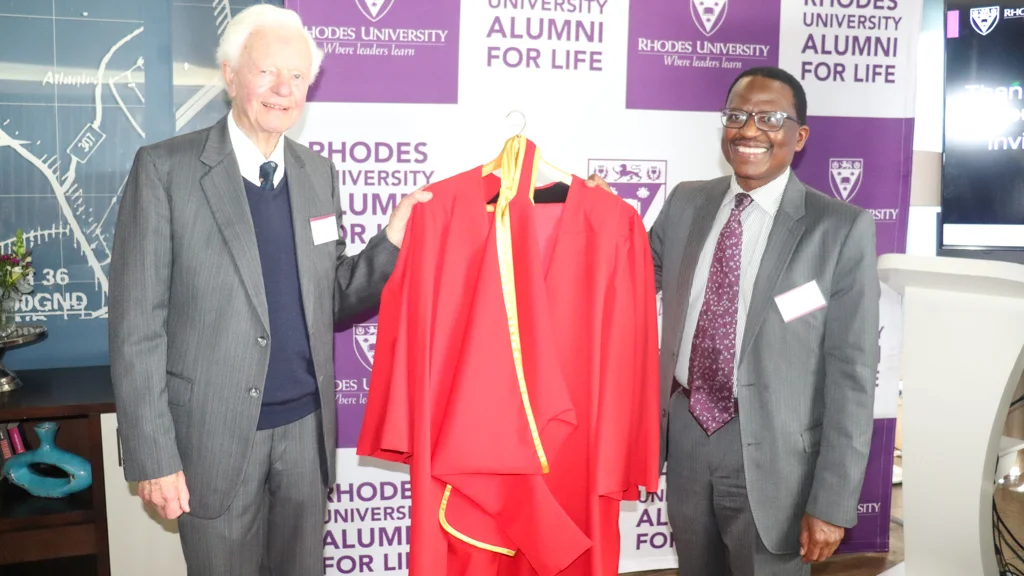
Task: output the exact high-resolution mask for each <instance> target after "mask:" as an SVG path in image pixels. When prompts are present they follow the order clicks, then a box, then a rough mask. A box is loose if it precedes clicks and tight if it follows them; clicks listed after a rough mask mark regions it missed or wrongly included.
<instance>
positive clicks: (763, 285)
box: [739, 174, 806, 362]
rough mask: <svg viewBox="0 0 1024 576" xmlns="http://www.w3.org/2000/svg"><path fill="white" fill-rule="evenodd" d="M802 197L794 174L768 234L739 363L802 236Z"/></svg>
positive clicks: (799, 184) (802, 191)
mask: <svg viewBox="0 0 1024 576" xmlns="http://www.w3.org/2000/svg"><path fill="white" fill-rule="evenodd" d="M805 194H806V190H805V189H804V186H803V184H801V183H800V181H799V180H797V178H796V175H795V174H791V175H790V177H789V182H787V183H786V190H785V191H784V192H783V193H782V204H781V205H780V206H779V211H778V212H777V213H776V215H775V222H774V223H773V224H772V229H771V232H770V233H769V234H768V244H767V245H766V246H765V249H764V255H763V256H762V257H761V265H760V267H758V271H757V278H755V279H754V289H753V291H752V293H751V299H750V308H749V309H748V310H747V321H746V326H745V328H744V330H743V343H742V345H741V347H740V358H739V361H740V362H742V361H743V358H744V357H745V356H746V354H747V351H748V350H750V344H751V342H753V341H754V337H755V336H757V331H758V330H759V329H760V328H761V322H762V321H763V320H764V316H765V314H766V313H767V312H768V310H769V308H770V307H771V304H772V300H773V296H774V294H775V289H776V286H777V285H778V283H779V278H780V277H781V276H782V271H783V270H785V269H786V266H787V265H788V264H789V259H790V257H791V256H792V255H793V250H794V249H795V248H796V244H797V242H798V241H799V240H800V237H801V236H802V235H803V233H804V225H803V224H802V223H801V222H800V219H801V218H803V215H804V195H805Z"/></svg>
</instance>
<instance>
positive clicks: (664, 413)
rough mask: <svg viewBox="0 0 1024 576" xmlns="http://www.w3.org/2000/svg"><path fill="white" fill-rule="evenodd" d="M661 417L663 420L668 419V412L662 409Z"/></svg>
mask: <svg viewBox="0 0 1024 576" xmlns="http://www.w3.org/2000/svg"><path fill="white" fill-rule="evenodd" d="M661 417H662V418H668V410H666V409H664V408H662V409H661Z"/></svg>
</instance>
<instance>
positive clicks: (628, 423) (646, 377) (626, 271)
mask: <svg viewBox="0 0 1024 576" xmlns="http://www.w3.org/2000/svg"><path fill="white" fill-rule="evenodd" d="M630 212H632V214H630V216H628V217H627V218H626V219H625V220H626V222H625V224H624V225H623V226H621V227H619V229H620V230H622V232H621V237H620V239H619V242H618V243H617V247H616V253H615V256H614V258H615V271H614V274H613V275H612V282H613V287H612V290H611V291H610V293H609V297H608V301H607V304H606V308H605V314H606V317H607V318H608V320H607V322H606V324H605V326H604V334H603V338H602V342H603V350H602V354H601V356H602V363H603V366H602V371H601V373H602V378H603V380H605V382H604V383H603V385H602V386H601V390H602V394H601V401H600V408H599V409H600V411H601V414H600V416H599V421H600V422H602V423H603V425H602V427H601V428H600V429H599V430H598V442H599V446H601V449H600V451H599V453H598V458H600V460H601V461H600V462H599V464H598V473H597V481H598V486H597V488H598V494H600V495H601V496H606V497H609V498H614V499H617V500H638V499H639V498H640V490H639V488H640V487H643V488H644V489H645V490H647V491H649V492H656V491H657V490H658V480H659V474H658V450H659V442H660V439H659V438H660V436H659V435H660V428H659V427H660V420H659V418H658V409H659V388H658V326H657V306H656V299H655V292H654V265H653V262H652V260H651V249H650V242H649V241H648V239H647V234H646V231H645V229H644V225H643V221H642V220H641V219H640V215H639V213H637V212H636V211H635V210H633V209H632V208H631V209H630Z"/></svg>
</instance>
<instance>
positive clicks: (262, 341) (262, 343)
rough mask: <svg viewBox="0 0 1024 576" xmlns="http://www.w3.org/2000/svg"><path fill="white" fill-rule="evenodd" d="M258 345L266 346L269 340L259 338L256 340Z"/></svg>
mask: <svg viewBox="0 0 1024 576" xmlns="http://www.w3.org/2000/svg"><path fill="white" fill-rule="evenodd" d="M256 343H257V344H259V345H260V346H266V345H267V339H266V338H264V337H263V336H260V337H259V338H257V339H256Z"/></svg>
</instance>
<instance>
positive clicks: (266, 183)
mask: <svg viewBox="0 0 1024 576" xmlns="http://www.w3.org/2000/svg"><path fill="white" fill-rule="evenodd" d="M275 171H277V162H274V161H273V160H270V161H267V162H264V163H263V165H262V166H260V188H262V189H264V190H273V189H274V172H275Z"/></svg>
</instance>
